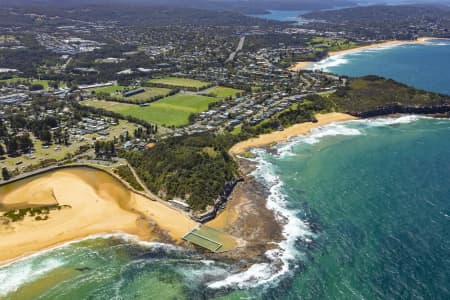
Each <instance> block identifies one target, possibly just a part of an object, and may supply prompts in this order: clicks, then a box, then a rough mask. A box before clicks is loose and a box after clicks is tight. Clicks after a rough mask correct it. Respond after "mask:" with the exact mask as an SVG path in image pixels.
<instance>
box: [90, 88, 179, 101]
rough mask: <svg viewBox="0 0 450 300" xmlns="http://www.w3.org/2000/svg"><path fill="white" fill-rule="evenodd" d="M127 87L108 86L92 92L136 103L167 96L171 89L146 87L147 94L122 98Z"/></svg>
mask: <svg viewBox="0 0 450 300" xmlns="http://www.w3.org/2000/svg"><path fill="white" fill-rule="evenodd" d="M125 88H126V87H125V86H122V85H114V86H107V87H102V88H98V89H92V90H90V91H93V92H95V93H105V94H109V95H110V96H111V97H114V98H116V99H125V100H129V101H136V102H145V101H149V100H150V99H151V98H153V97H156V96H166V95H167V94H169V93H170V91H171V90H170V89H166V88H156V87H152V88H150V87H144V89H145V92H143V93H140V94H136V95H133V96H131V97H124V96H122V93H123V90H124V89H125ZM137 89H140V87H137V88H134V89H132V90H137Z"/></svg>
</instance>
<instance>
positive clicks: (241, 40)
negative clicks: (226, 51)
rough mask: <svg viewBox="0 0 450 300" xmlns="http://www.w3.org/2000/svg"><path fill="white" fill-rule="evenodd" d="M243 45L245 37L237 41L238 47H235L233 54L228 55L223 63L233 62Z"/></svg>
mask: <svg viewBox="0 0 450 300" xmlns="http://www.w3.org/2000/svg"><path fill="white" fill-rule="evenodd" d="M244 43H245V36H242V37H241V39H240V40H239V43H238V45H237V47H236V50H234V52H232V53H230V56H229V57H228V59H227V60H226V61H225V63H227V62H230V61H233V60H234V58H235V57H236V54H238V52H239V51H241V50H242V48H244Z"/></svg>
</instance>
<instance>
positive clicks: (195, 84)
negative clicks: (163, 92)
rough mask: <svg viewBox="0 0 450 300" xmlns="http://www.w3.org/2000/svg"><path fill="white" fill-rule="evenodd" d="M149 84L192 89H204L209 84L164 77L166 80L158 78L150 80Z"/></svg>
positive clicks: (188, 79) (187, 79)
mask: <svg viewBox="0 0 450 300" xmlns="http://www.w3.org/2000/svg"><path fill="white" fill-rule="evenodd" d="M148 82H150V83H159V84H165V85H169V86H174V87H175V86H178V87H191V88H202V87H205V86H207V85H208V84H209V83H208V82H204V81H200V80H195V79H190V78H178V77H164V78H156V79H150V80H149V81H148Z"/></svg>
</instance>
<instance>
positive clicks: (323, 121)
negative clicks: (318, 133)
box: [230, 112, 356, 155]
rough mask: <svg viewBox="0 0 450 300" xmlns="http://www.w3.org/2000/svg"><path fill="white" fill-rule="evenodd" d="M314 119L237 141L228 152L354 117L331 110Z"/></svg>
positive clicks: (265, 144) (276, 141)
mask: <svg viewBox="0 0 450 300" xmlns="http://www.w3.org/2000/svg"><path fill="white" fill-rule="evenodd" d="M316 119H317V122H316V123H313V122H306V123H300V124H296V125H293V126H291V127H288V128H286V129H284V130H283V131H274V132H272V133H268V134H263V135H260V136H259V137H256V138H251V139H249V140H246V141H243V142H240V143H237V144H236V145H234V146H233V147H231V149H230V153H231V154H233V155H236V154H242V153H245V152H246V151H248V150H249V149H251V148H257V147H263V146H267V145H270V144H272V143H279V142H285V141H287V140H289V138H290V137H293V136H298V135H304V134H307V133H309V132H310V131H311V129H313V128H316V127H320V126H324V125H327V124H330V123H334V122H342V121H348V120H354V119H356V118H355V117H353V116H351V115H348V114H344V113H337V112H333V113H328V114H317V115H316Z"/></svg>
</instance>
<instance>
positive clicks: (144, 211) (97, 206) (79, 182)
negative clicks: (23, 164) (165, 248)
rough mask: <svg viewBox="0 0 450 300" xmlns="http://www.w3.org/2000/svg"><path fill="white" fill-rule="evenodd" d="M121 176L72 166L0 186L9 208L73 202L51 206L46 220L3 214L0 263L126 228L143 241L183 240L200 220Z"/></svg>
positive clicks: (0, 202)
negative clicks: (16, 218)
mask: <svg viewBox="0 0 450 300" xmlns="http://www.w3.org/2000/svg"><path fill="white" fill-rule="evenodd" d="M116 180H117V178H115V177H111V175H110V174H109V173H104V172H101V171H98V170H95V171H94V170H92V169H88V168H86V169H75V168H72V169H69V170H56V171H51V172H50V173H45V174H41V175H37V177H31V178H29V179H24V180H20V181H17V182H15V183H12V184H11V185H8V186H6V187H5V186H3V187H0V188H3V190H1V195H0V204H2V205H3V206H4V208H3V210H5V211H6V210H8V207H9V206H10V207H14V206H17V205H23V204H27V205H29V204H30V203H36V204H41V203H45V204H48V203H47V202H48V199H49V196H50V195H53V196H54V197H53V198H54V199H55V200H56V203H57V204H58V205H69V206H70V207H66V208H62V209H60V210H51V211H50V212H49V214H48V216H49V217H48V219H47V220H42V221H37V220H35V218H34V217H31V216H26V217H25V218H24V219H23V220H20V221H17V222H12V221H8V220H7V219H6V218H4V217H2V218H1V221H2V222H0V236H1V237H2V238H1V239H0V266H3V265H5V264H10V263H13V262H14V261H16V260H18V259H21V258H23V257H27V256H30V255H32V254H34V253H37V252H40V251H44V250H46V249H50V248H54V247H58V246H60V245H63V244H65V243H67V242H71V241H74V240H79V239H84V238H88V237H89V236H92V235H94V236H95V235H104V234H118V233H125V234H130V235H133V236H136V237H137V238H138V239H139V240H142V241H163V242H164V241H167V242H171V243H173V244H179V243H180V242H182V236H183V235H184V234H185V233H186V232H188V231H189V230H191V229H193V228H195V226H197V223H195V222H194V221H193V220H191V219H190V218H188V217H186V216H185V215H183V214H182V213H181V212H178V211H176V210H174V209H171V208H169V207H167V206H165V205H163V204H161V203H159V202H158V201H151V200H149V199H148V198H146V197H144V196H143V195H141V194H137V193H134V192H133V191H130V190H128V189H127V188H126V187H125V186H123V185H121V184H119V183H118V182H117V181H116ZM80 220H82V222H80ZM173 220H177V221H176V222H174V221H173ZM43 237H44V238H43Z"/></svg>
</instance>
